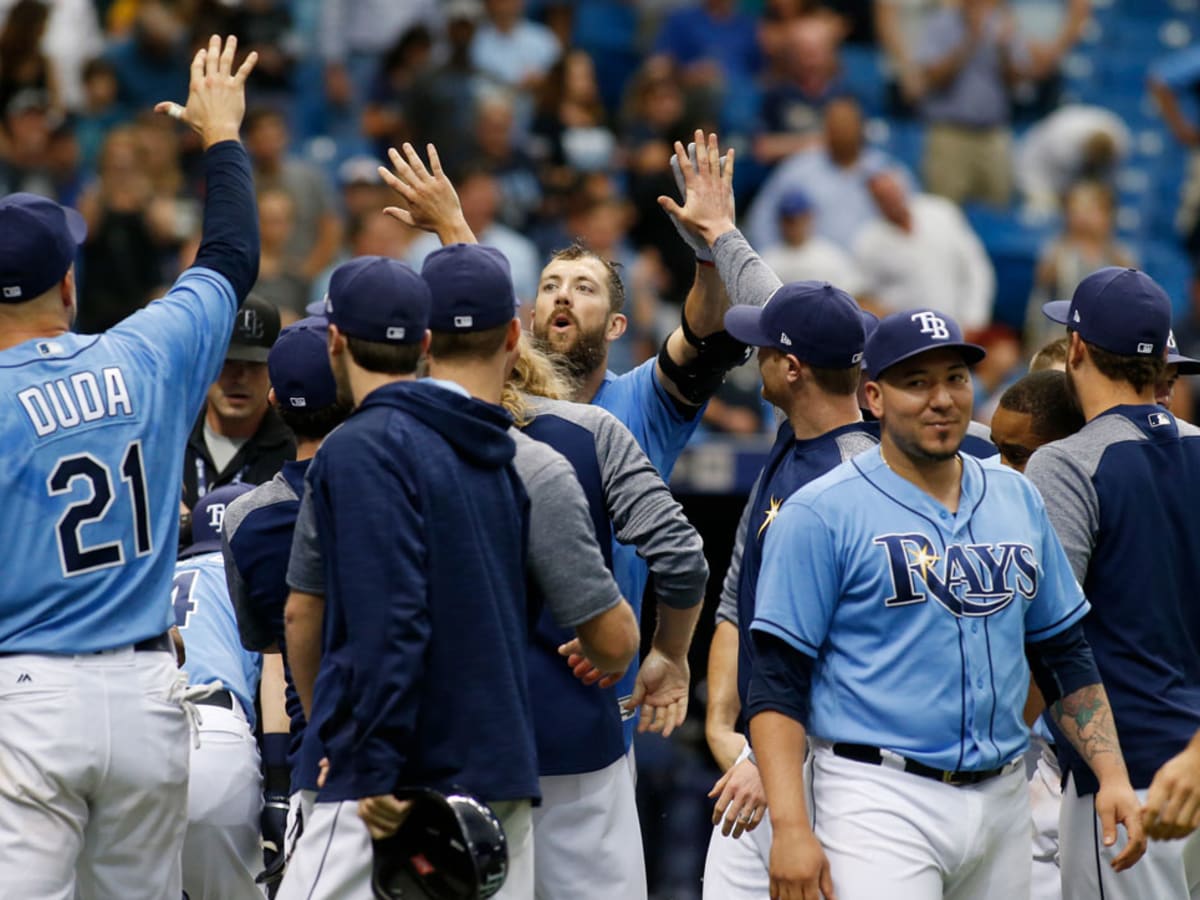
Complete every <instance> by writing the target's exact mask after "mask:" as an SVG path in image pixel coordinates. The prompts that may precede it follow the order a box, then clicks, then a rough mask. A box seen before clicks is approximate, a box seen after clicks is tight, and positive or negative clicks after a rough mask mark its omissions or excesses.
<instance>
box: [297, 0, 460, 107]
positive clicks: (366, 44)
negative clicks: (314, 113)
mask: <svg viewBox="0 0 1200 900" xmlns="http://www.w3.org/2000/svg"><path fill="white" fill-rule="evenodd" d="M440 6H441V3H440V0H403V2H400V3H397V2H396V0H321V4H320V10H321V20H320V24H319V31H318V44H319V49H320V53H321V59H322V60H323V61H324V63H325V98H326V100H327V101H328V102H329V103H330V104H331V105H333V106H334V107H336V108H340V109H343V110H345V111H349V112H351V113H352V114H353V113H355V112H357V110H358V108H359V107H360V106H361V105H362V103H364V102H365V100H366V94H367V90H368V89H369V87H370V84H371V79H373V78H374V77H375V74H376V73H377V72H378V71H379V65H380V62H381V61H382V60H383V57H384V54H386V53H387V51H388V48H390V47H392V46H394V45H395V43H396V41H397V40H399V38H400V36H401V35H403V34H404V33H405V32H406V31H408V30H409V29H410V28H413V27H414V26H417V25H424V26H426V27H427V28H430V29H432V30H436V29H437V28H438V26H439V25H440V24H441V11H440Z"/></svg>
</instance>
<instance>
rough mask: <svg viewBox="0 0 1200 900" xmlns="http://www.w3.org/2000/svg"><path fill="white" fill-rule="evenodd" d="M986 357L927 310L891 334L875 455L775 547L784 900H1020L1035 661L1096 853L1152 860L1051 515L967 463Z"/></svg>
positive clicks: (759, 746)
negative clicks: (807, 767) (1088, 783)
mask: <svg viewBox="0 0 1200 900" xmlns="http://www.w3.org/2000/svg"><path fill="white" fill-rule="evenodd" d="M982 356H983V350H982V348H979V347H976V346H974V345H971V344H968V343H965V342H964V341H963V340H962V337H961V331H960V330H959V328H958V325H957V324H956V323H955V322H954V321H953V320H951V319H950V318H948V317H946V316H943V315H941V314H940V313H938V312H936V311H933V310H915V311H905V312H902V313H896V314H894V315H891V316H888V317H887V318H885V319H883V321H881V322H880V324H879V326H878V327H877V328H876V330H875V332H874V333H873V334H872V335H871V337H870V339H868V341H867V343H866V363H867V373H868V376H869V378H870V381H869V382H868V384H867V388H866V397H867V401H868V403H869V404H870V407H871V411H872V412H873V413H874V414H875V415H876V416H877V417H878V418H879V419H880V420H881V428H882V433H881V440H880V445H879V447H878V448H876V449H874V450H869V451H867V452H865V453H863V454H861V455H859V456H857V457H855V458H854V459H852V460H850V461H848V462H846V463H843V464H842V465H840V466H838V467H837V468H836V469H834V470H833V471H831V472H830V473H829V474H827V475H825V476H823V477H821V478H819V479H817V480H816V481H813V482H811V483H810V484H808V485H807V486H805V487H804V488H802V489H801V490H800V491H798V492H797V493H795V494H793V495H792V497H791V498H789V499H788V500H787V501H786V502H785V503H784V504H783V506H782V507H781V508H780V511H779V515H778V516H777V517H776V520H775V522H774V524H773V525H772V526H771V528H770V529H769V530H768V533H767V540H766V547H765V548H764V552H763V562H762V568H761V571H760V573H759V580H758V590H757V596H756V610H755V619H754V622H753V624H752V626H751V629H752V631H753V632H754V639H755V650H756V654H757V655H756V664H755V667H754V673H753V675H752V680H751V686H750V699H749V704H748V709H747V715H748V716H749V718H750V733H751V743H752V744H753V746H754V750H755V753H756V755H757V757H758V762H759V766H760V768H761V771H762V776H763V783H764V785H765V786H766V792H767V799H768V802H769V805H770V809H771V817H772V825H773V828H774V839H773V841H772V845H771V860H770V870H771V896H772V897H773V898H780V900H796V898H817V897H822V896H823V897H825V898H829V897H832V896H834V892H835V890H836V896H837V897H838V898H839V900H867V898H872V900H873V898H878V897H884V896H886V897H889V898H896V900H941V898H954V900H965V898H972V900H974V898H979V900H984V898H992V897H1022V896H1027V895H1028V893H1029V799H1028V792H1027V789H1026V783H1025V778H1024V769H1023V765H1022V755H1023V754H1024V752H1025V749H1026V747H1027V746H1028V730H1027V729H1026V727H1025V723H1024V721H1023V720H1022V718H1021V712H1022V709H1023V706H1024V702H1025V695H1026V691H1027V688H1028V683H1029V666H1027V665H1026V664H1025V657H1026V655H1028V658H1029V660H1030V664H1031V665H1032V668H1033V671H1034V674H1035V677H1036V678H1037V680H1038V684H1039V685H1040V686H1041V688H1042V691H1043V693H1044V694H1045V695H1046V699H1047V701H1048V702H1049V703H1050V704H1051V710H1052V714H1053V716H1054V717H1055V719H1056V721H1057V722H1058V723H1059V724H1060V726H1061V727H1062V729H1063V732H1064V734H1065V735H1066V737H1067V739H1068V740H1069V741H1071V743H1072V744H1073V745H1075V746H1077V747H1078V750H1079V753H1080V754H1081V756H1082V757H1083V758H1084V759H1086V760H1087V761H1088V763H1089V764H1090V765H1091V766H1092V767H1093V768H1094V770H1095V771H1096V774H1097V776H1098V777H1099V779H1100V782H1101V785H1102V787H1101V790H1100V792H1099V793H1098V795H1097V797H1096V806H1097V809H1098V811H1099V813H1100V816H1101V820H1102V822H1103V829H1104V835H1105V840H1106V842H1109V843H1111V842H1113V841H1115V839H1116V824H1117V823H1118V822H1120V823H1122V824H1124V825H1125V827H1126V828H1127V829H1128V831H1129V835H1130V840H1129V844H1128V846H1126V847H1125V849H1124V851H1123V852H1122V853H1121V854H1120V855H1119V856H1118V857H1117V859H1116V860H1115V861H1114V864H1115V865H1116V866H1118V867H1119V868H1126V867H1128V866H1130V865H1132V864H1133V863H1134V862H1135V861H1136V860H1137V859H1138V857H1139V856H1140V855H1141V853H1142V852H1143V851H1144V849H1145V843H1144V838H1143V836H1142V828H1141V823H1140V819H1139V809H1138V801H1137V798H1136V796H1135V795H1134V793H1133V789H1132V787H1131V786H1130V784H1129V777H1128V775H1127V773H1126V771H1125V764H1124V762H1123V760H1122V758H1121V751H1120V748H1119V746H1118V744H1117V735H1116V731H1115V729H1114V727H1113V722H1112V716H1111V711H1110V709H1109V706H1108V701H1107V699H1106V698H1105V694H1104V689H1103V687H1102V686H1101V685H1100V679H1099V676H1098V674H1097V672H1096V668H1095V664H1094V662H1093V661H1092V657H1091V652H1090V650H1089V649H1088V646H1087V642H1086V640H1085V639H1084V637H1083V631H1082V626H1081V624H1080V622H1081V620H1082V618H1083V616H1084V615H1085V613H1086V612H1087V610H1088V603H1087V600H1086V599H1085V598H1084V596H1083V592H1082V591H1081V590H1080V588H1079V586H1078V585H1077V584H1076V582H1075V579H1074V577H1073V576H1072V573H1071V569H1070V565H1069V564H1068V562H1067V558H1066V555H1065V553H1064V552H1063V549H1062V547H1061V545H1060V544H1059V543H1058V539H1057V537H1056V536H1055V534H1054V529H1053V528H1052V527H1051V525H1050V522H1049V520H1048V519H1047V518H1046V514H1045V510H1044V508H1043V506H1042V502H1041V498H1040V497H1039V496H1038V495H1037V492H1036V491H1035V490H1033V488H1032V486H1031V485H1030V484H1029V483H1028V482H1027V481H1025V479H1024V478H1022V477H1021V476H1019V475H1017V474H1016V473H1014V472H1012V471H1010V470H1008V469H1006V468H1003V467H1002V466H1000V465H998V464H997V463H995V462H989V461H979V460H977V459H974V458H973V457H970V456H967V455H965V454H963V453H961V452H959V447H960V444H961V443H962V439H963V435H964V434H965V432H966V427H967V422H968V421H969V419H970V416H971V378H970V373H969V368H968V367H969V365H970V364H972V363H974V362H976V361H978V360H979V359H981V358H982ZM806 737H807V738H808V739H809V740H810V741H811V746H812V753H813V759H812V769H811V777H810V778H808V783H807V784H806V783H805V781H806V778H805V774H804V773H803V771H802V760H803V757H804V747H805V740H806Z"/></svg>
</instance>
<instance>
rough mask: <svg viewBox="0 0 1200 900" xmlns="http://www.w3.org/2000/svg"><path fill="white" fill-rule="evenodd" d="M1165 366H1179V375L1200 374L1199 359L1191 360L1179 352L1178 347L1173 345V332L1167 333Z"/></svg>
mask: <svg viewBox="0 0 1200 900" xmlns="http://www.w3.org/2000/svg"><path fill="white" fill-rule="evenodd" d="M1167 365H1169V366H1179V374H1180V375H1198V374H1200V359H1193V358H1192V357H1190V356H1184V355H1183V354H1182V353H1180V352H1179V345H1178V344H1176V343H1175V332H1174V331H1170V332H1168V333H1167Z"/></svg>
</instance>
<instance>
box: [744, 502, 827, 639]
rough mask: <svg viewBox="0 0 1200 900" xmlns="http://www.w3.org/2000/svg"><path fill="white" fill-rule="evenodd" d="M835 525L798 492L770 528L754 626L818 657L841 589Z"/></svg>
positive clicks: (759, 581)
mask: <svg viewBox="0 0 1200 900" xmlns="http://www.w3.org/2000/svg"><path fill="white" fill-rule="evenodd" d="M835 538H836V535H835V533H834V530H833V528H831V527H830V526H829V525H828V523H826V522H825V520H824V519H822V518H821V516H820V515H819V514H818V513H817V512H816V511H815V510H814V509H812V507H810V506H809V505H808V504H807V503H804V502H800V501H798V500H797V499H796V498H795V497H793V498H792V499H791V500H788V501H787V502H786V503H784V504H783V507H782V508H781V509H780V510H779V516H778V517H777V518H776V519H775V522H774V523H773V524H772V525H771V527H770V528H769V529H767V539H766V542H765V543H764V546H763V559H762V566H761V568H760V569H759V573H758V590H757V591H756V592H755V601H754V602H755V615H754V621H753V622H752V623H751V625H750V630H751V631H763V632H766V633H767V634H771V635H774V636H775V637H777V638H779V639H780V640H782V641H784V642H786V643H787V644H789V645H790V646H792V647H794V648H795V649H796V650H799V651H800V652H801V653H804V654H806V655H808V656H813V657H815V656H816V655H817V654H818V652H819V651H820V649H821V645H822V644H824V643H825V638H826V637H827V636H828V634H829V628H830V624H831V623H832V621H833V613H834V610H835V609H836V608H837V603H838V597H839V596H840V594H841V585H840V581H841V577H840V575H841V565H840V563H839V560H838V555H837V550H836V549H835Z"/></svg>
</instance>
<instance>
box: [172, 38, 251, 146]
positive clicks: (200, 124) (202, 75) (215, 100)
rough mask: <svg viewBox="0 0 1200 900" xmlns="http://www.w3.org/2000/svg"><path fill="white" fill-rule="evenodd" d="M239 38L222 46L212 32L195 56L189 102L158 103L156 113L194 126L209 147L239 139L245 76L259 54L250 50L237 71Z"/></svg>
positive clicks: (244, 98) (243, 113)
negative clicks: (182, 103)
mask: <svg viewBox="0 0 1200 900" xmlns="http://www.w3.org/2000/svg"><path fill="white" fill-rule="evenodd" d="M236 54H237V38H235V37H233V36H230V37H228V38H226V39H225V42H224V46H222V43H221V38H220V37H219V36H218V35H215V34H214V35H213V36H212V38H210V39H209V42H208V47H207V48H201V49H200V50H197V51H196V55H195V56H194V57H192V77H191V83H190V84H189V85H188V98H187V105H186V106H180V105H179V104H178V103H174V102H172V101H169V100H165V101H163V102H162V103H159V104H156V105H155V107H154V111H155V112H160V113H165V114H166V115H169V116H171V118H173V119H178V120H179V121H181V122H184V123H186V124H187V125H189V126H191V127H192V128H193V129H194V130H195V131H196V132H197V133H199V135H200V137H201V138H202V139H203V142H204V148H205V149H206V150H207V149H208V148H209V147H211V146H212V145H213V144H217V143H220V142H221V141H236V140H237V139H238V129H239V128H240V127H241V124H242V116H244V115H245V113H246V79H247V78H248V77H249V76H250V73H251V72H252V71H253V70H254V64H255V63H256V62H257V61H258V54H257V53H253V52H252V53H251V54H250V55H249V56H247V57H246V58H245V59H244V60H243V61H242V64H241V66H239V67H238V69H237V71H234V68H233V61H234V56H235V55H236Z"/></svg>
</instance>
